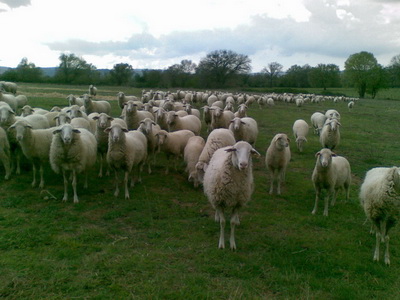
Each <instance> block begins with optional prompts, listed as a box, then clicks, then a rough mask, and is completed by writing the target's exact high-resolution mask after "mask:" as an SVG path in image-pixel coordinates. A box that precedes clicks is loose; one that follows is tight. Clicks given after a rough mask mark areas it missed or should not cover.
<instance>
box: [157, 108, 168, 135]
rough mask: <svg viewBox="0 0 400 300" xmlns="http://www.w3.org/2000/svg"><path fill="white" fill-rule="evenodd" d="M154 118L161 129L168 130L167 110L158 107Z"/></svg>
mask: <svg viewBox="0 0 400 300" xmlns="http://www.w3.org/2000/svg"><path fill="white" fill-rule="evenodd" d="M154 119H155V122H156V123H157V124H158V125H159V126H160V127H161V129H163V130H168V123H167V112H166V110H165V109H164V108H162V107H160V108H158V109H157V110H156V114H155V118H154Z"/></svg>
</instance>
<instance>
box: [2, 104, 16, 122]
mask: <svg viewBox="0 0 400 300" xmlns="http://www.w3.org/2000/svg"><path fill="white" fill-rule="evenodd" d="M11 115H15V113H14V111H13V110H12V109H11V108H10V107H7V106H2V107H0V124H1V125H4V124H6V123H7V121H8V119H9V118H10V116H11Z"/></svg>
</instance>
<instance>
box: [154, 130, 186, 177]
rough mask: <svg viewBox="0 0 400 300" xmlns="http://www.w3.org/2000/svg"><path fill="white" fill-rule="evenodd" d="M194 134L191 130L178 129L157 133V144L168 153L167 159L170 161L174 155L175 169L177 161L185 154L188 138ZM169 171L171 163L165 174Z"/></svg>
mask: <svg viewBox="0 0 400 300" xmlns="http://www.w3.org/2000/svg"><path fill="white" fill-rule="evenodd" d="M192 136H194V133H193V132H192V131H190V130H186V129H184V130H178V131H174V132H167V131H165V130H160V131H159V132H158V133H157V134H156V137H157V146H158V149H159V151H160V150H161V151H163V152H164V153H165V154H166V155H167V160H168V161H169V160H170V158H171V156H173V160H174V166H175V170H176V169H177V167H176V161H177V160H178V158H179V157H180V156H182V155H183V151H184V149H185V147H186V144H187V142H188V140H189V139H190V138H191V137H192ZM168 173H169V163H168V164H167V168H166V170H165V174H168Z"/></svg>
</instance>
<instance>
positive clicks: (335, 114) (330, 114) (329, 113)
mask: <svg viewBox="0 0 400 300" xmlns="http://www.w3.org/2000/svg"><path fill="white" fill-rule="evenodd" d="M325 117H326V118H327V119H328V118H333V119H338V120H340V113H339V112H338V111H337V110H336V109H328V110H327V111H326V112H325Z"/></svg>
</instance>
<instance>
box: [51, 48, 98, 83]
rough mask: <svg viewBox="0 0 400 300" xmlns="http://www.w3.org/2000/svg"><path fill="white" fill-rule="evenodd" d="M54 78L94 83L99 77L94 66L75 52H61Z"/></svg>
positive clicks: (69, 81) (64, 80)
mask: <svg viewBox="0 0 400 300" xmlns="http://www.w3.org/2000/svg"><path fill="white" fill-rule="evenodd" d="M59 59H60V65H59V66H58V69H57V72H56V78H57V80H58V81H60V82H63V83H86V84H89V83H94V82H95V81H96V79H97V78H98V77H99V74H98V72H96V67H95V66H93V65H92V64H89V63H87V62H86V61H85V60H84V59H83V58H81V57H78V56H76V55H75V54H73V53H71V54H65V53H63V54H61V55H60V57H59Z"/></svg>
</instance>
